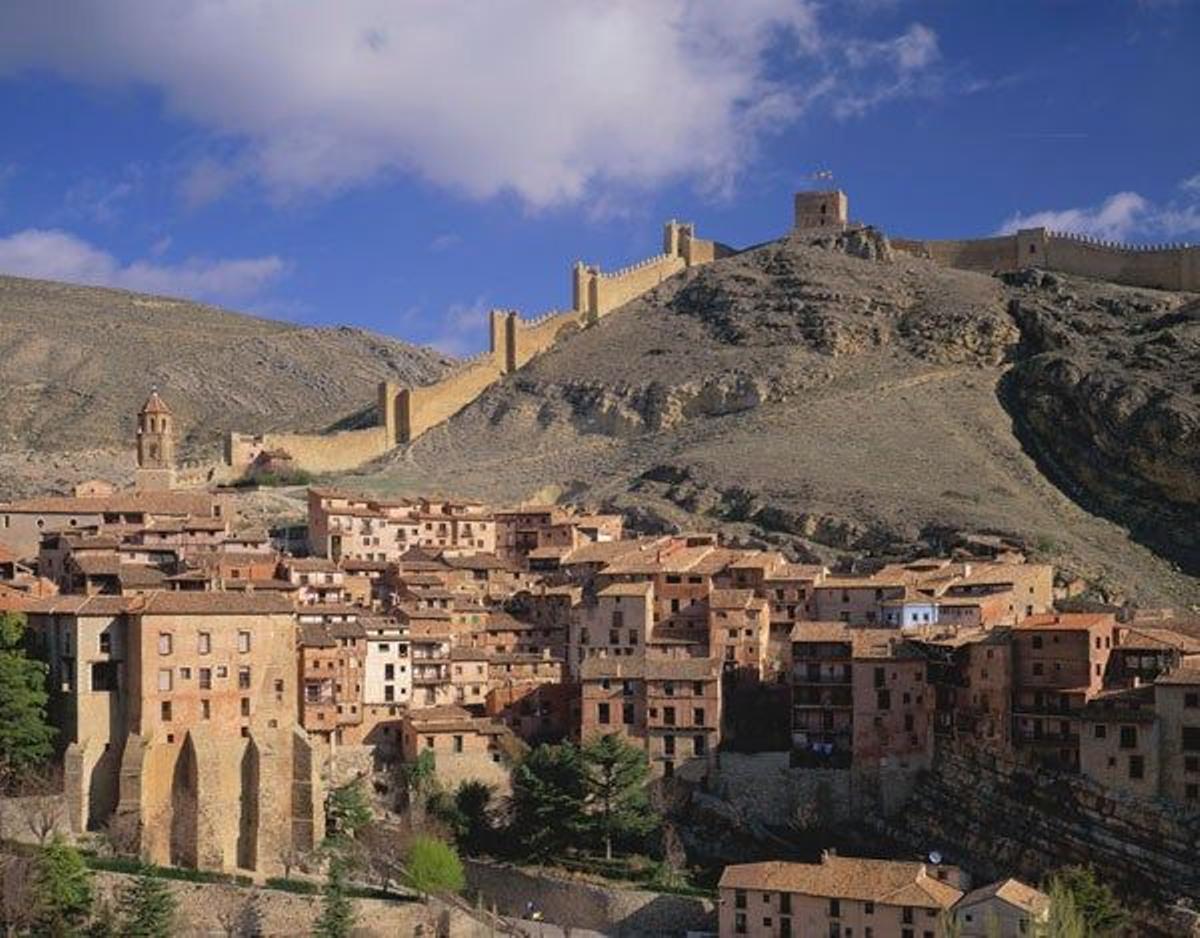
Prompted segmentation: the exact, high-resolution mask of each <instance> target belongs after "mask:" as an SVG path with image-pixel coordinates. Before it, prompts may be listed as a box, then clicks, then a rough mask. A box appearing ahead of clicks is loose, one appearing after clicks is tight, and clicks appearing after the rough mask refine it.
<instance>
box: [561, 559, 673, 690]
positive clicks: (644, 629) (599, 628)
mask: <svg viewBox="0 0 1200 938" xmlns="http://www.w3.org/2000/svg"><path fill="white" fill-rule="evenodd" d="M654 595H655V592H654V584H653V583H652V582H651V581H649V580H638V581H635V582H614V583H610V584H608V585H607V586H605V587H603V588H602V589H600V590H599V592H597V593H596V596H595V601H594V602H593V603H584V604H582V605H580V606H579V607H578V608H577V609H576V610H575V611H576V616H575V618H574V620H573V621H572V623H571V629H570V637H569V638H568V641H567V665H568V667H569V668H570V673H571V676H572V678H576V677H578V675H579V669H580V667H581V666H582V664H583V662H584V661H587V660H588V659H590V658H595V657H606V658H641V657H644V656H645V653H646V640H647V639H648V638H649V637H650V633H651V629H652V628H653V623H654V614H655V613H654V605H655V604H654Z"/></svg>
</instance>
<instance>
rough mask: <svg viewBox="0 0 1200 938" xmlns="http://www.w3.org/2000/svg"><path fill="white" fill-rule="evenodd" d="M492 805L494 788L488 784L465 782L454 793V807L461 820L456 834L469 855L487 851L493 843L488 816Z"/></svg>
mask: <svg viewBox="0 0 1200 938" xmlns="http://www.w3.org/2000/svg"><path fill="white" fill-rule="evenodd" d="M491 803H492V786H491V785H488V784H487V783H486V782H480V781H468V782H463V783H462V784H461V785H459V786H458V791H456V792H455V793H454V807H455V809H456V811H457V814H458V817H459V818H460V828H459V830H458V831H456V834H457V836H458V842H459V844H460V845H461V846H462V848H463V849H464V850H466V851H467V852H468V853H476V852H479V851H482V850H486V849H487V847H488V844H489V842H490V841H491V835H492V822H491V818H490V817H489V815H488V807H489V805H491Z"/></svg>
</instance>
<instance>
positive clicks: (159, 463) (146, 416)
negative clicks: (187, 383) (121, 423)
mask: <svg viewBox="0 0 1200 938" xmlns="http://www.w3.org/2000/svg"><path fill="white" fill-rule="evenodd" d="M137 464H138V468H137V476H136V483H135V485H136V487H137V488H138V489H139V490H140V491H153V490H161V489H169V488H172V487H173V486H174V484H175V416H174V415H173V414H172V413H171V408H170V407H168V406H167V405H166V403H165V402H164V401H163V399H162V398H161V397H159V396H158V390H157V389H155V390H152V391H151V392H150V396H149V397H148V398H146V403H145V404H143V405H142V409H141V410H140V411H138V418H137Z"/></svg>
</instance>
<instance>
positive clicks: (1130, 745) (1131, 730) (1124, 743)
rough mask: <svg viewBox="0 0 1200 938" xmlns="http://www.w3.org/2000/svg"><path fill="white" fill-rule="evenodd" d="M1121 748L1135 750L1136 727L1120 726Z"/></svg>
mask: <svg viewBox="0 0 1200 938" xmlns="http://www.w3.org/2000/svg"><path fill="white" fill-rule="evenodd" d="M1121 748H1122V749H1137V727H1136V726H1122V727H1121Z"/></svg>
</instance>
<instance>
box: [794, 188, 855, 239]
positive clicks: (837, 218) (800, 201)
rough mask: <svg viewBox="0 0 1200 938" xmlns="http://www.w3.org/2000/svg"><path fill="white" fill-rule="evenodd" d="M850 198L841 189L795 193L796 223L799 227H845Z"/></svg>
mask: <svg viewBox="0 0 1200 938" xmlns="http://www.w3.org/2000/svg"><path fill="white" fill-rule="evenodd" d="M849 214H850V200H849V199H848V198H846V193H844V192H843V191H842V190H841V189H833V190H830V191H828V192H797V193H796V224H795V227H796V228H797V229H798V230H799V229H807V228H837V229H839V230H840V229H842V228H845V227H846V224H847V223H848V222H849Z"/></svg>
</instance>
